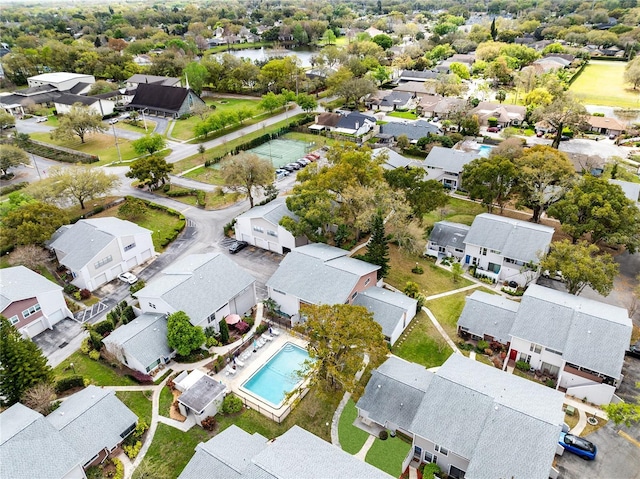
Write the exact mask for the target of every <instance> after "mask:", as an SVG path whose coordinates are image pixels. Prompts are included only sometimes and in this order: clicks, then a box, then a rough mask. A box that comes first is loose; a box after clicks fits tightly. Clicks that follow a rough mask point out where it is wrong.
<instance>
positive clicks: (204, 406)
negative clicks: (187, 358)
mask: <svg viewBox="0 0 640 479" xmlns="http://www.w3.org/2000/svg"><path fill="white" fill-rule="evenodd" d="M174 382H175V384H176V387H177V388H178V389H179V390H181V391H182V394H181V395H180V396H178V409H179V410H180V414H182V415H183V416H185V417H187V416H189V415H190V414H193V416H194V418H195V420H196V423H197V424H198V426H202V420H203V419H206V418H208V417H210V416H215V415H216V414H217V413H218V410H219V409H220V407H221V406H222V401H223V400H224V397H225V396H226V393H227V387H226V386H225V385H224V384H222V382H220V381H216V380H215V379H213V378H210V377H209V376H207V375H206V374H205V373H203V372H202V371H200V370H199V369H194V370H193V371H191V372H190V373H189V374H187V372H186V371H183V372H182V373H180V375H179V376H178V377H177V378H176V379H175V380H174Z"/></svg>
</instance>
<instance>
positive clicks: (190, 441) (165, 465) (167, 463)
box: [133, 423, 210, 479]
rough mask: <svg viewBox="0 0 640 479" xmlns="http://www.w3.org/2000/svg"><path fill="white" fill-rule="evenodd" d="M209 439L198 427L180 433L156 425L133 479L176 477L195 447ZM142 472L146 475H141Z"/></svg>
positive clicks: (164, 426)
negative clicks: (156, 427) (151, 439)
mask: <svg viewBox="0 0 640 479" xmlns="http://www.w3.org/2000/svg"><path fill="white" fill-rule="evenodd" d="M209 437H210V436H209V434H208V433H207V432H206V431H205V430H204V429H202V428H201V427H198V426H194V427H192V428H191V429H189V430H188V431H187V432H182V431H180V430H179V429H175V428H173V427H171V426H167V425H166V424H162V423H161V424H158V429H156V433H155V435H154V437H153V442H152V443H151V446H150V447H149V450H148V451H147V454H146V455H145V457H144V459H143V461H142V463H141V464H140V466H139V468H138V469H136V471H135V472H134V473H133V478H134V479H141V478H142V477H155V478H165V477H166V478H175V477H178V476H179V475H180V473H181V472H182V470H183V469H184V468H185V466H186V465H187V463H188V462H189V460H190V459H191V457H192V456H193V455H194V454H195V452H196V451H195V449H196V446H197V445H198V444H199V443H201V442H206V441H207V440H208V439H209ZM142 471H145V472H146V474H141V472H142ZM151 471H153V472H151Z"/></svg>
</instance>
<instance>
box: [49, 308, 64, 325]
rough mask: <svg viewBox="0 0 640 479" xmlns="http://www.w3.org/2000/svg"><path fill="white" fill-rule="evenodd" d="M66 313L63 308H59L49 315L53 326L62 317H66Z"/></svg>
mask: <svg viewBox="0 0 640 479" xmlns="http://www.w3.org/2000/svg"><path fill="white" fill-rule="evenodd" d="M64 315H65V313H64V311H62V310H61V309H59V310H58V311H56V312H55V313H53V314H50V315H49V324H51V325H52V326H53V325H54V324H56V323H57V322H58V321H60V320H61V319H62V318H64Z"/></svg>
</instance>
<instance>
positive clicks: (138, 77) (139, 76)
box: [125, 73, 182, 88]
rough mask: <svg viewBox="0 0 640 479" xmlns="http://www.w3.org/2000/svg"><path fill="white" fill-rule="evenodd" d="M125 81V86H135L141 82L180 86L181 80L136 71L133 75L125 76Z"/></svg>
mask: <svg viewBox="0 0 640 479" xmlns="http://www.w3.org/2000/svg"><path fill="white" fill-rule="evenodd" d="M125 83H126V84H127V88H137V87H138V85H140V84H142V83H144V84H147V83H148V84H150V85H162V86H173V87H177V88H182V80H180V78H174V77H164V76H158V75H146V74H143V73H136V74H135V75H133V76H131V77H129V78H127V80H126V81H125Z"/></svg>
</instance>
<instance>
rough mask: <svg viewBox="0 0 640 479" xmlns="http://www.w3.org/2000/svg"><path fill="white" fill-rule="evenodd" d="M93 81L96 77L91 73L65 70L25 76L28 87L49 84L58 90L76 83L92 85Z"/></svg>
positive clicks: (63, 89)
mask: <svg viewBox="0 0 640 479" xmlns="http://www.w3.org/2000/svg"><path fill="white" fill-rule="evenodd" d="M95 82H96V79H95V77H94V76H93V75H85V74H81V73H67V72H55V73H42V74H40V75H35V76H32V77H29V78H27V84H28V85H29V87H37V86H45V85H51V86H52V87H55V88H56V90H58V91H60V92H63V91H68V90H71V89H72V88H73V87H74V86H76V85H77V84H78V83H86V84H89V85H92V84H94V83H95Z"/></svg>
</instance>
